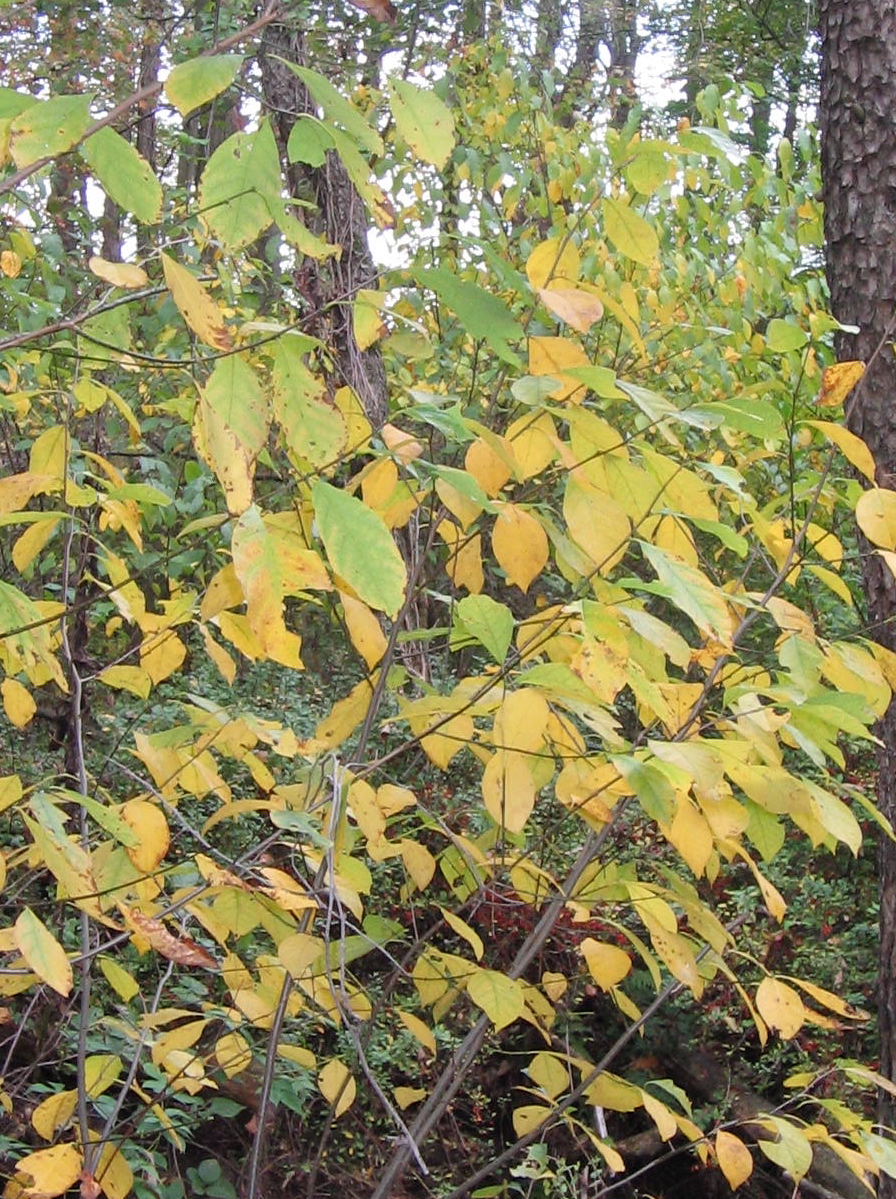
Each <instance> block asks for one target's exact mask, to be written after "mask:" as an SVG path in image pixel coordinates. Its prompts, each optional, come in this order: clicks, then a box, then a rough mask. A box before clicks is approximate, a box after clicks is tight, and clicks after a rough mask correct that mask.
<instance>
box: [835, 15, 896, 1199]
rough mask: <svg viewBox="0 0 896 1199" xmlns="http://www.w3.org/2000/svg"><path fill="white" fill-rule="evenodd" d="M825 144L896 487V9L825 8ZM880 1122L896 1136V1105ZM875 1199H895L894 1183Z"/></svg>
mask: <svg viewBox="0 0 896 1199" xmlns="http://www.w3.org/2000/svg"><path fill="white" fill-rule="evenodd" d="M819 19H820V32H821V38H822V78H821V107H820V119H821V138H822V170H823V176H824V200H825V236H826V240H827V269H828V281H829V285H830V290H831V305H832V310H833V313H834V316H835V317H837V319H838V320H839V321H841V322H842V323H843V324H848V325H857V326H858V327H859V332H858V333H856V334H852V333H840V334H838V337H837V356H838V358H839V359H841V360H843V359H853V358H858V359H862V360H863V361H864V362H866V363H867V364H868V369H867V371H866V374H865V376H864V378H863V379H862V381H861V383H860V384H859V386H858V388H857V389H856V391H855V392H854V393H853V396H852V397H851V399H850V400H848V401H847V413H846V419H847V424H848V426H849V428H851V429H852V431H853V432H854V433H857V434H858V435H859V436H860V437H863V438H864V439H865V441H866V442H867V444H868V446H869V448H870V450H871V452H872V454H873V455H874V459H875V462H876V464H877V482H878V484H879V485H880V486H883V487H893V486H894V484H896V355H894V352H893V345H892V343H893V340H894V336H896V136H894V126H893V114H894V112H896V0H821V2H820V4H819ZM863 549H864V553H863V580H864V586H865V595H866V600H867V608H868V619H869V624H870V626H871V630H872V633H873V636H874V637H875V638H876V639H877V640H878V641H880V642H881V643H882V644H883V645H885V646H887V647H888V648H889V649H891V650H896V580H894V578H893V576H892V574H891V573H890V572H889V570H888V569H887V567H886V566H885V565H884V564H883V562H882V560H881V558H880V556H879V555H877V554H874V553H872V552H869V551H868V547H867V546H864V547H863ZM878 735H879V737H880V738H881V740H882V742H883V745H882V747H881V751H880V782H879V788H878V801H879V804H880V807H881V810H882V811H883V813H884V815H885V816H886V817H887V818H888V819H889V820H890V821H891V823H894V824H896V703H894V704H891V706H890V709H889V711H888V712H887V713H886V715H885V716H884V718H883V720H882V721H881V722H880V726H879V728H878ZM880 886H881V893H880V933H881V951H880V952H881V956H880V978H879V989H878V1013H879V1022H880V1041H881V1044H880V1069H881V1073H882V1074H883V1075H884V1076H885V1077H887V1078H889V1079H892V1080H894V1081H896V845H894V843H893V842H891V841H889V840H886V839H884V838H881V843H880ZM879 1113H880V1120H881V1123H883V1124H886V1125H889V1126H890V1127H893V1126H894V1124H896V1112H894V1103H893V1099H892V1097H890V1096H888V1095H886V1094H882V1095H881V1099H880V1108H879ZM879 1195H880V1196H881V1197H882V1199H896V1181H894V1180H892V1179H888V1178H882V1179H881V1183H880V1191H879Z"/></svg>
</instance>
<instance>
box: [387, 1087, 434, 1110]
mask: <svg viewBox="0 0 896 1199" xmlns="http://www.w3.org/2000/svg"><path fill="white" fill-rule="evenodd" d="M392 1094H393V1095H394V1096H395V1102H396V1103H397V1104H398V1106H399V1107H400V1108H401V1110H402V1111H404V1110H405V1108H408V1107H410V1106H411V1105H412V1104H414V1103H421V1102H422V1101H423V1100H424V1099H425V1098H426V1096H427V1095H428V1094H429V1092H428V1091H427V1090H426V1088H425V1087H395V1088H394V1090H393V1091H392Z"/></svg>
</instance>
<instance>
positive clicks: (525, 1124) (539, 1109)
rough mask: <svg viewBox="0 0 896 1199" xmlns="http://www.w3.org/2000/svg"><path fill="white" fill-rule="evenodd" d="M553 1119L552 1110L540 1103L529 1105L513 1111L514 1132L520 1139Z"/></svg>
mask: <svg viewBox="0 0 896 1199" xmlns="http://www.w3.org/2000/svg"><path fill="white" fill-rule="evenodd" d="M550 1117H551V1109H550V1108H549V1107H543V1106H542V1105H541V1104H540V1103H537V1104H536V1103H527V1104H524V1105H523V1106H522V1107H515V1108H514V1109H513V1131H514V1132H515V1133H516V1135H517V1136H518V1137H524V1136H527V1135H528V1134H529V1133H530V1132H534V1131H535V1129H536V1128H540V1127H541V1125H542V1124H544V1123H545V1122H546V1121H547V1120H549V1119H550Z"/></svg>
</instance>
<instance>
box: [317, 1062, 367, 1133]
mask: <svg viewBox="0 0 896 1199" xmlns="http://www.w3.org/2000/svg"><path fill="white" fill-rule="evenodd" d="M317 1085H318V1088H319V1090H320V1093H321V1095H323V1097H324V1099H326V1101H327V1103H329V1104H330V1105H331V1107H333V1109H334V1111H333V1116H334V1119H337V1120H338V1119H339V1117H340V1116H341V1115H343V1114H344V1113H345V1112H347V1111H348V1109H349V1108H350V1107H351V1105H352V1104H353V1103H354V1101H355V1094H356V1092H357V1088H356V1086H355V1080H354V1079H353V1078H352V1076H351V1072H350V1071H349V1069H348V1067H347V1066H346V1065H345V1063H344V1062H341V1061H340V1060H339V1058H337V1057H334V1058H331V1060H330V1061H328V1062H327V1064H326V1065H325V1066H324V1068H323V1069H322V1070H321V1071H320V1072H319V1073H318V1076H317Z"/></svg>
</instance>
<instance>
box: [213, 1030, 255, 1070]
mask: <svg viewBox="0 0 896 1199" xmlns="http://www.w3.org/2000/svg"><path fill="white" fill-rule="evenodd" d="M215 1061H216V1062H217V1063H218V1065H219V1066H220V1067H221V1069H222V1070H223V1071H224V1073H225V1074H226V1075H227V1077H228V1078H234V1077H235V1076H236V1075H237V1074H242V1072H243V1071H244V1070H246V1069H248V1067H249V1066H250V1065H251V1064H252V1050H251V1049H250V1048H249V1043H248V1041H247V1040H246V1038H245V1037H241V1036H240V1034H239V1033H238V1032H226V1033H224V1035H223V1036H222V1037H219V1038H218V1040H217V1041H216V1042H215Z"/></svg>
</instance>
